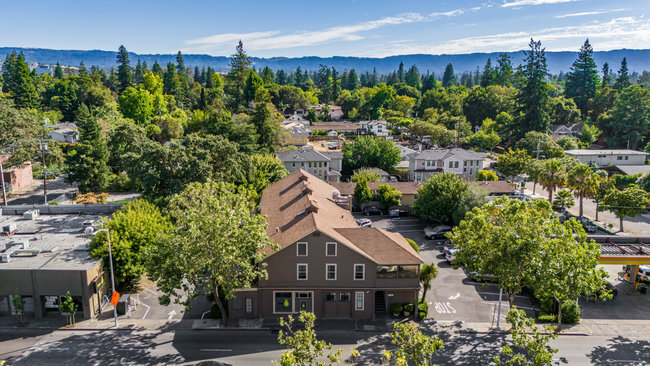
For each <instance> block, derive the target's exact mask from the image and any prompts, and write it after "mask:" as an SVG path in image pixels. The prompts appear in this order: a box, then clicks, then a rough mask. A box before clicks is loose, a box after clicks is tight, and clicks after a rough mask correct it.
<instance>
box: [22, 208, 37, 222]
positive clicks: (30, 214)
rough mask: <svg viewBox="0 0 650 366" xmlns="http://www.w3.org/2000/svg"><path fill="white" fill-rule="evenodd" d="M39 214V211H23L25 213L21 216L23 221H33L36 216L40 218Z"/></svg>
mask: <svg viewBox="0 0 650 366" xmlns="http://www.w3.org/2000/svg"><path fill="white" fill-rule="evenodd" d="M40 214H41V212H40V211H39V210H29V211H25V213H24V214H23V219H25V220H34V219H36V218H37V217H38V216H40Z"/></svg>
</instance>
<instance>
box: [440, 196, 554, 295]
mask: <svg viewBox="0 0 650 366" xmlns="http://www.w3.org/2000/svg"><path fill="white" fill-rule="evenodd" d="M551 213H552V210H551V206H550V205H549V204H548V203H547V202H546V201H544V200H534V201H520V200H514V199H509V198H506V197H502V198H498V199H496V200H495V201H493V202H491V203H487V204H485V205H483V206H481V207H478V208H475V209H474V210H472V211H471V212H468V213H467V215H466V216H465V219H464V220H463V221H461V222H460V224H459V225H458V226H456V227H455V228H454V230H453V232H452V234H451V235H450V239H451V243H452V244H453V245H454V246H455V247H457V248H458V249H459V251H458V252H457V255H456V259H455V261H456V263H457V264H460V263H462V264H464V265H465V266H466V268H467V269H468V271H471V272H478V273H480V274H484V275H494V276H495V278H496V281H497V284H498V286H499V288H500V289H503V291H504V293H505V295H506V298H507V299H508V303H509V304H510V306H512V305H513V302H514V297H515V295H516V294H518V293H519V292H520V291H521V290H522V289H523V288H524V287H525V286H527V285H529V284H532V283H533V282H532V281H533V277H534V274H535V272H536V271H537V269H538V268H537V267H538V264H537V263H538V262H537V259H538V258H539V256H540V250H541V248H544V247H545V246H546V245H547V242H548V241H552V240H553V235H554V232H555V231H556V230H560V228H559V226H561V224H560V222H559V221H558V220H557V219H553V218H552V217H551Z"/></svg>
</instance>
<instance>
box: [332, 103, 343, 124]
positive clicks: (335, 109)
mask: <svg viewBox="0 0 650 366" xmlns="http://www.w3.org/2000/svg"><path fill="white" fill-rule="evenodd" d="M329 108H330V111H329V113H328V116H329V117H330V119H331V120H333V121H338V120H340V119H341V118H343V109H341V107H340V106H338V105H331V106H330V107H329Z"/></svg>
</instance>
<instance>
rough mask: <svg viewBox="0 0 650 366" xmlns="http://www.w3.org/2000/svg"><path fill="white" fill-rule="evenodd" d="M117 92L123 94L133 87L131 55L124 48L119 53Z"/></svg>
mask: <svg viewBox="0 0 650 366" xmlns="http://www.w3.org/2000/svg"><path fill="white" fill-rule="evenodd" d="M117 65H118V66H117V85H116V86H117V90H118V91H119V92H120V93H121V92H123V91H124V90H125V89H126V88H128V87H130V86H133V72H132V70H131V63H130V61H129V53H128V52H127V51H126V48H125V47H124V46H120V48H119V50H118V51H117Z"/></svg>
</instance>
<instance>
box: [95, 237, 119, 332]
mask: <svg viewBox="0 0 650 366" xmlns="http://www.w3.org/2000/svg"><path fill="white" fill-rule="evenodd" d="M101 231H105V232H106V238H107V239H108V262H109V263H110V265H111V286H112V287H113V293H115V275H114V274H113V253H112V252H111V233H110V231H109V230H108V229H99V230H97V232H96V233H95V235H97V234H98V233H99V232H101ZM113 318H114V319H115V328H117V306H115V305H114V306H113Z"/></svg>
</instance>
